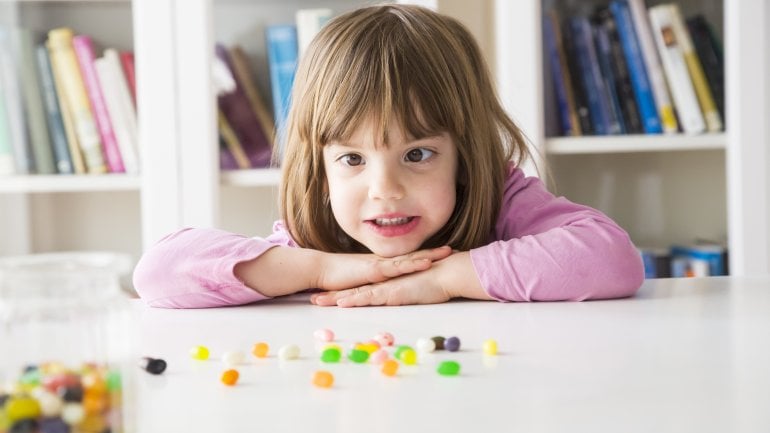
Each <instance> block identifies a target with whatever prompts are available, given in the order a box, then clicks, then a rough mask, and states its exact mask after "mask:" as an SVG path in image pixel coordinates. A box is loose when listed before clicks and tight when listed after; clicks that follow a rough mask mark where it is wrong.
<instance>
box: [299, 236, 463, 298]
mask: <svg viewBox="0 0 770 433" xmlns="http://www.w3.org/2000/svg"><path fill="white" fill-rule="evenodd" d="M451 254H452V249H451V248H450V247H448V246H444V247H439V248H433V249H430V250H420V251H415V252H413V253H409V254H405V255H403V256H398V257H392V258H382V257H379V256H376V255H374V254H332V253H324V254H323V255H322V256H321V260H320V263H319V264H318V279H317V281H316V284H315V285H313V287H317V288H320V289H324V290H344V289H351V288H353V287H360V286H364V285H367V284H373V283H379V282H383V281H386V280H389V279H391V278H395V277H399V276H401V275H405V274H411V273H414V272H421V271H425V270H426V269H429V268H430V267H431V266H432V265H433V262H435V261H437V260H441V259H444V258H446V257H447V256H449V255H451Z"/></svg>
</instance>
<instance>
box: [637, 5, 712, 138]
mask: <svg viewBox="0 0 770 433" xmlns="http://www.w3.org/2000/svg"><path fill="white" fill-rule="evenodd" d="M648 14H649V16H650V24H651V26H652V30H653V39H654V40H655V44H656V46H657V47H658V53H659V54H660V59H661V62H662V63H663V70H664V72H665V74H666V78H667V79H668V87H669V89H671V95H672V96H673V97H674V105H675V106H676V111H677V114H678V115H679V123H680V124H681V126H682V130H683V131H684V132H685V133H687V134H698V133H701V132H703V131H704V130H705V129H706V124H705V122H704V120H703V115H702V114H701V110H700V107H699V106H698V99H697V97H696V96H695V89H694V88H693V84H692V81H691V80H690V73H689V72H688V71H687V65H686V64H685V60H684V54H683V53H682V48H681V45H680V41H679V39H678V37H677V35H676V33H675V32H674V30H673V27H672V19H673V16H672V15H671V10H670V8H669V7H668V5H658V6H653V7H651V8H650V9H649V10H648Z"/></svg>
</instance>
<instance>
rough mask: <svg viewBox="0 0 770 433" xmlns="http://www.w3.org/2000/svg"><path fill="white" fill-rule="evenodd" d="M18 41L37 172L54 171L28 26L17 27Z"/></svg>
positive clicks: (46, 172) (21, 75)
mask: <svg viewBox="0 0 770 433" xmlns="http://www.w3.org/2000/svg"><path fill="white" fill-rule="evenodd" d="M17 35H18V41H19V45H18V48H19V53H18V55H19V67H20V69H19V77H20V78H21V82H20V84H21V86H22V89H21V90H22V95H23V97H24V113H25V114H26V116H25V117H26V120H27V132H28V134H29V142H30V145H31V148H32V154H33V156H34V159H35V172H36V173H38V174H54V173H56V167H55V166H54V163H53V150H52V148H51V139H50V138H49V137H50V136H49V133H48V124H47V123H46V114H45V109H44V108H43V96H42V94H41V89H40V74H39V73H38V68H37V66H36V61H35V41H34V35H33V34H32V31H31V30H29V29H18V30H17Z"/></svg>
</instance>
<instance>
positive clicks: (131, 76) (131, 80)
mask: <svg viewBox="0 0 770 433" xmlns="http://www.w3.org/2000/svg"><path fill="white" fill-rule="evenodd" d="M118 56H120V64H121V65H122V66H123V75H124V76H125V77H126V83H127V84H128V90H130V91H131V101H132V102H133V103H134V108H136V66H135V65H134V53H133V52H131V51H118Z"/></svg>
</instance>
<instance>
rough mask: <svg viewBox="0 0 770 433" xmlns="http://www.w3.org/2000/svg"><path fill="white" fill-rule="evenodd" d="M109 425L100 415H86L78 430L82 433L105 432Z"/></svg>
mask: <svg viewBox="0 0 770 433" xmlns="http://www.w3.org/2000/svg"><path fill="white" fill-rule="evenodd" d="M106 427H107V423H106V421H105V419H104V417H102V416H101V415H100V414H91V415H86V416H85V417H84V418H83V421H80V423H79V424H78V430H77V431H82V432H103V431H104V429H105V428H106Z"/></svg>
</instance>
